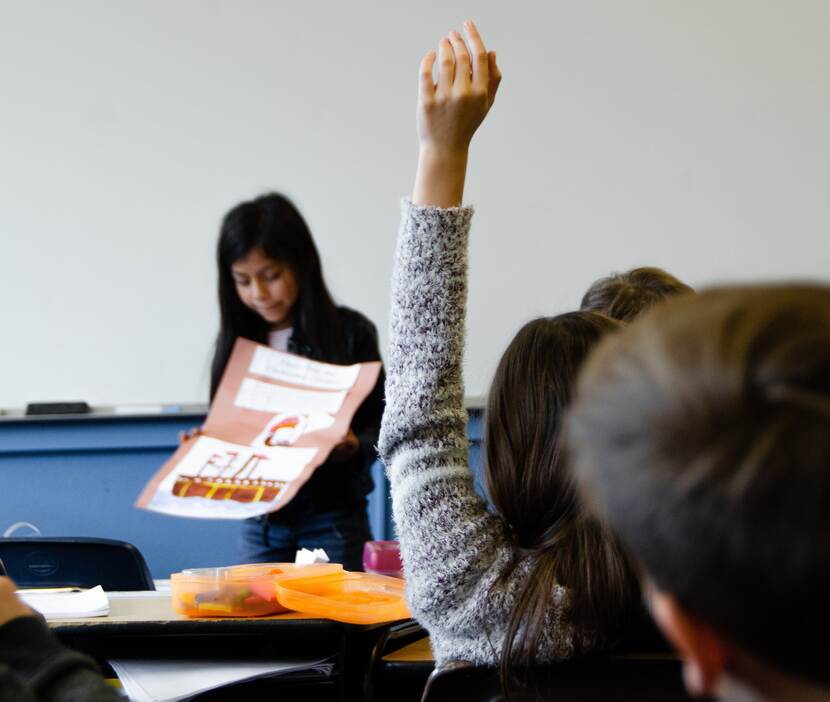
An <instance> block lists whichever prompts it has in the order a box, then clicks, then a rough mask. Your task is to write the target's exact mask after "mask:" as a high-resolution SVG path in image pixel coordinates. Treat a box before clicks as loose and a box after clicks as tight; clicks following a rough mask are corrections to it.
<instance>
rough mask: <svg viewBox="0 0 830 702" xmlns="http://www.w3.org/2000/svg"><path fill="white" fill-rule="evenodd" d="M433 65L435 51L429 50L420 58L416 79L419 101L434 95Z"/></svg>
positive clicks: (424, 100)
mask: <svg viewBox="0 0 830 702" xmlns="http://www.w3.org/2000/svg"><path fill="white" fill-rule="evenodd" d="M434 65H435V52H434V51H429V52H427V54H426V55H425V56H424V58H422V59H421V67H420V73H419V81H418V99H419V100H420V101H421V102H426V101H427V100H430V99H431V98H432V97H433V96H434V95H435V83H433V82H432V67H433V66H434Z"/></svg>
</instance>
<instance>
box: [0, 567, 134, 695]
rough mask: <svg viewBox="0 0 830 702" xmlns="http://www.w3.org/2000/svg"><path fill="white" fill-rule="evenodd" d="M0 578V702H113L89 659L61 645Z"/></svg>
mask: <svg viewBox="0 0 830 702" xmlns="http://www.w3.org/2000/svg"><path fill="white" fill-rule="evenodd" d="M15 590H16V587H15V585H14V583H13V582H12V581H11V580H9V578H4V577H0V702H61V701H62V700H72V701H73V702H80V701H81V700H83V701H84V702H115V701H116V700H123V698H122V697H121V695H119V694H118V692H117V690H116V689H115V688H113V687H112V686H110V685H108V684H107V683H106V682H105V681H104V679H103V678H102V677H101V675H100V672H99V671H98V668H97V666H96V665H95V662H94V661H93V660H92V659H91V658H87V657H86V656H84V655H81V654H80V653H76V652H75V651H71V650H70V649H68V648H66V647H65V646H63V645H62V644H61V643H60V642H59V641H58V640H57V639H56V638H55V636H54V635H53V634H52V632H50V631H49V627H47V626H46V623H45V622H44V621H43V619H41V617H40V616H39V615H38V614H37V613H35V612H33V611H32V610H31V609H29V608H28V607H27V606H26V605H25V604H23V602H21V601H20V600H19V599H18V597H17V595H15Z"/></svg>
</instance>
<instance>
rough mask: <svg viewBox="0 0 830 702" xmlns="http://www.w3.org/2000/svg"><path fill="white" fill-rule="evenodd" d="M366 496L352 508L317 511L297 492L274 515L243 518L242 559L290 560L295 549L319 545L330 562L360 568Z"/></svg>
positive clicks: (368, 533) (367, 532)
mask: <svg viewBox="0 0 830 702" xmlns="http://www.w3.org/2000/svg"><path fill="white" fill-rule="evenodd" d="M371 538H372V534H371V531H370V529H369V517H368V515H367V514H366V500H365V499H364V500H362V502H361V503H359V504H357V505H355V506H354V507H353V508H352V509H335V510H331V511H326V512H318V511H316V510H315V509H314V507H313V505H312V504H311V502H309V501H307V500H303V499H302V497H301V496H300V497H299V499H298V500H297V501H296V504H295V503H293V502H292V503H291V504H289V505H286V507H285V508H284V509H283V510H280V511H279V512H277V513H276V514H274V515H270V519H269V515H265V516H263V517H257V518H255V519H246V520H245V522H244V523H243V526H242V549H241V561H240V562H242V563H293V562H294V557H295V555H296V553H297V550H298V549H301V548H307V549H315V548H322V549H324V550H325V552H326V554H327V555H328V557H329V560H330V561H331V562H332V563H342V564H343V567H344V568H345V569H346V570H363V544H364V543H366V542H367V541H369V540H371Z"/></svg>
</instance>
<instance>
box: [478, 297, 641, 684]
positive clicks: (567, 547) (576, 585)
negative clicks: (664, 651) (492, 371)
mask: <svg viewBox="0 0 830 702" xmlns="http://www.w3.org/2000/svg"><path fill="white" fill-rule="evenodd" d="M619 326H620V325H619V323H618V322H616V321H614V320H612V319H610V318H608V317H606V316H605V315H602V314H598V313H595V312H572V313H569V314H563V315H559V316H558V317H553V318H543V319H536V320H534V321H532V322H529V323H528V324H526V325H525V326H524V327H523V328H522V329H521V330H520V331H519V333H518V334H517V335H516V337H515V338H514V339H513V341H512V342H511V343H510V345H509V346H508V348H507V350H506V351H505V353H504V355H503V356H502V359H501V361H500V363H499V366H498V370H497V371H496V375H495V377H494V379H493V383H492V386H491V389H490V394H489V399H488V407H487V415H486V433H485V477H486V481H487V489H488V491H489V493H490V497H491V499H492V501H493V505H494V507H495V509H496V511H497V512H498V513H499V515H500V516H501V517H502V519H503V520H504V521H505V523H506V525H507V529H508V533H509V535H510V537H511V539H512V540H513V542H514V546H515V551H516V553H517V554H522V555H519V556H517V557H516V562H515V563H514V564H513V565H514V567H517V566H519V565H520V563H521V562H522V561H524V560H525V559H528V560H529V572H528V577H527V579H526V580H525V583H524V586H523V587H522V589H521V590H520V592H519V593H518V595H517V597H516V600H515V604H514V606H513V611H512V612H511V615H510V619H509V621H508V624H507V629H506V634H505V639H504V645H503V647H502V651H501V658H500V668H501V678H502V685H503V687H504V688H505V691H506V692H507V691H509V688H510V687H511V686H512V682H511V681H514V680H516V678H517V675H518V674H520V673H521V672H522V671H527V670H529V669H530V668H532V667H533V666H534V664H535V663H536V654H537V651H538V648H539V644H540V643H541V641H542V639H543V637H544V634H545V629H544V628H545V627H546V626H547V625H549V622H546V621H545V614H546V612H548V611H549V610H550V606H551V602H552V599H553V597H554V592H555V588H556V586H557V585H559V586H562V587H563V588H565V589H566V591H567V616H568V623H570V624H571V625H572V626H573V627H574V640H575V644H576V647H577V650H579V648H580V645H581V642H582V641H586V642H587V641H591V642H593V643H596V642H597V641H600V642H602V641H603V640H605V641H609V640H613V639H614V637H615V636H616V634H617V632H618V630H619V628H620V626H621V625H622V624H623V620H624V618H625V616H626V613H630V611H631V609H632V603H634V602H637V601H638V586H637V577H636V573H635V570H634V568H633V566H632V563H631V562H630V560H629V558H628V557H627V555H626V554H625V552H624V551H623V549H622V548H621V546H620V545H619V542H618V541H617V540H616V538H615V537H614V536H613V535H612V534H611V533H610V532H609V531H608V530H607V529H606V528H605V527H604V526H603V525H602V524H601V523H600V522H599V521H597V520H596V519H595V518H593V517H592V516H590V515H589V514H588V513H587V512H586V511H585V510H583V507H582V505H581V503H580V500H579V497H578V495H577V491H576V487H575V484H574V481H573V478H572V476H571V474H570V471H569V469H568V466H567V464H566V460H565V456H564V450H563V445H562V421H563V416H564V412H565V408H566V407H567V405H568V404H569V402H570V399H571V395H572V394H573V390H574V386H575V383H576V377H577V373H578V371H579V368H580V366H581V365H582V363H583V361H584V360H585V358H586V357H587V356H588V353H589V352H590V351H591V350H592V349H593V347H594V346H595V345H596V343H597V342H598V341H599V340H600V338H601V337H602V336H603V335H604V334H605V333H607V332H609V331H612V330H614V329H616V328H617V327H619ZM498 586H499V583H496V584H495V586H494V587H498Z"/></svg>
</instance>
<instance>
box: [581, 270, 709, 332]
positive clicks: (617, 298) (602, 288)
mask: <svg viewBox="0 0 830 702" xmlns="http://www.w3.org/2000/svg"><path fill="white" fill-rule="evenodd" d="M688 292H693V290H692V288H690V287H689V286H688V285H686V283H683V282H682V281H680V280H678V279H677V278H675V277H674V276H673V275H672V274H671V273H667V272H666V271H664V270H663V269H662V268H653V267H642V268H632V269H631V270H630V271H628V272H627V273H612V274H611V275H609V276H606V277H605V278H600V279H599V280H597V281H595V282H594V283H593V285H591V287H590V288H588V291H587V292H586V293H585V295H584V296H583V298H582V304H581V305H580V309H582V310H592V311H594V312H602V313H603V314H607V315H608V316H609V317H613V318H614V319H618V320H620V321H621V322H630V321H631V320H633V319H634V318H635V317H637V316H638V315H640V314H641V313H642V312H644V311H645V310H647V309H649V308H650V307H652V306H653V305H655V304H656V303H658V302H660V301H661V300H663V299H665V298H667V297H670V296H672V295H678V294H680V293H688Z"/></svg>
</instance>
